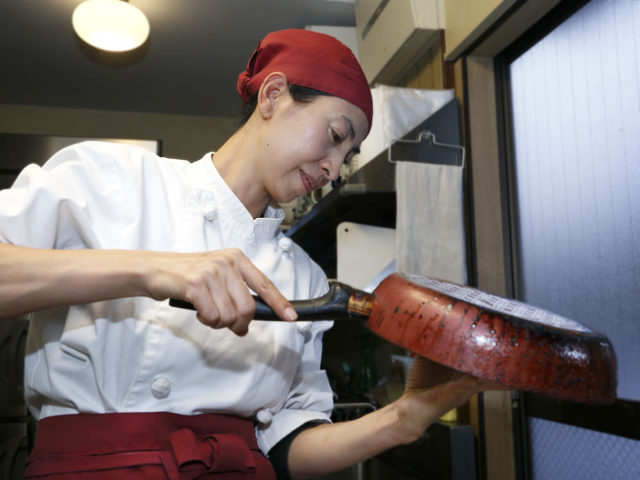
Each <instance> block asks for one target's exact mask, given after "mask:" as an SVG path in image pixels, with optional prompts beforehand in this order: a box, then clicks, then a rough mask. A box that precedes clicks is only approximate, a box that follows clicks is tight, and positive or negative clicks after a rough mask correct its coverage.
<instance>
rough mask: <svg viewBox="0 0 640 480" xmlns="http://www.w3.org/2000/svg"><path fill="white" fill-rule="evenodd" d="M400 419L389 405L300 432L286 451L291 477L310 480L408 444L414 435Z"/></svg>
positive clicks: (393, 407) (398, 411) (397, 409)
mask: <svg viewBox="0 0 640 480" xmlns="http://www.w3.org/2000/svg"><path fill="white" fill-rule="evenodd" d="M401 416H402V413H401V412H400V407H399V405H398V404H397V403H392V404H390V405H387V406H385V407H384V408H381V409H380V410H376V411H375V412H372V413H369V414H367V415H364V416H362V417H360V418H358V419H356V420H352V421H347V422H339V423H334V424H323V425H319V426H317V427H314V428H310V429H308V430H304V431H303V432H302V433H300V435H298V436H297V437H296V438H295V439H294V440H293V442H292V444H291V448H290V450H289V471H290V473H291V477H292V478H293V479H296V480H300V479H306V478H313V477H316V476H318V475H322V474H326V473H330V472H333V471H336V470H340V469H343V468H347V467H349V466H351V465H354V464H356V463H359V462H361V461H364V460H366V459H368V458H371V457H373V456H374V455H377V454H378V453H380V452H383V451H385V450H387V449H389V448H391V447H394V446H397V445H401V444H406V443H410V442H411V441H413V440H414V439H415V438H416V435H415V432H409V431H407V430H406V429H403V428H402V426H401V425H402V423H403V422H402V421H401V419H400V417H401ZM433 420H435V418H434V419H433Z"/></svg>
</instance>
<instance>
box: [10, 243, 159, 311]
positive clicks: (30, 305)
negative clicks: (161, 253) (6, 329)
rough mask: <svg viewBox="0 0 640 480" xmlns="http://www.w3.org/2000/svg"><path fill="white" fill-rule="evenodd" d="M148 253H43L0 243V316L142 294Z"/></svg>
mask: <svg viewBox="0 0 640 480" xmlns="http://www.w3.org/2000/svg"><path fill="white" fill-rule="evenodd" d="M148 253H149V252H139V251H126V250H43V249H35V248H26V247H19V246H14V245H7V244H1V243H0V272H2V274H1V275H0V317H11V316H15V315H19V314H23V313H26V312H30V311H36V310H41V309H45V308H52V307H58V306H62V305H77V304H84V303H89V302H94V301H99V300H108V299H112V298H119V297H128V296H136V295H143V294H145V291H144V288H143V281H142V279H143V277H144V275H145V268H146V267H145V266H144V265H145V262H144V261H143V257H144V256H146V255H148Z"/></svg>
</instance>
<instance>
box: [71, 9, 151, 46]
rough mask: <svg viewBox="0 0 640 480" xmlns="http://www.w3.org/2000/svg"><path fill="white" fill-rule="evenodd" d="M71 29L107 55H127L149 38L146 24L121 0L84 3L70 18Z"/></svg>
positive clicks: (139, 15) (144, 18)
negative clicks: (113, 53) (125, 53)
mask: <svg viewBox="0 0 640 480" xmlns="http://www.w3.org/2000/svg"><path fill="white" fill-rule="evenodd" d="M71 22H72V24H73V29H74V30H75V31H76V33H77V34H78V36H79V37H80V38H81V39H82V40H83V41H85V42H86V43H88V44H89V45H91V46H93V47H95V48H99V49H100V50H106V51H109V52H128V51H130V50H134V49H136V48H138V47H140V46H141V45H142V44H143V43H144V42H145V41H146V40H147V38H148V36H149V21H148V20H147V17H146V16H145V15H144V13H142V12H141V11H140V10H139V9H137V8H136V7H134V6H133V5H131V4H130V3H127V2H126V1H123V0H86V1H85V2H82V3H81V4H80V5H78V6H77V7H76V9H75V10H74V11H73V16H72V18H71Z"/></svg>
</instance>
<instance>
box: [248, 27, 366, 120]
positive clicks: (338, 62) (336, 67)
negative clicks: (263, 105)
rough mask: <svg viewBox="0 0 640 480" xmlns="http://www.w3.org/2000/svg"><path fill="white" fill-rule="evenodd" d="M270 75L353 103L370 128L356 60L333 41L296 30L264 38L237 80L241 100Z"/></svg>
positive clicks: (332, 38) (309, 31)
mask: <svg viewBox="0 0 640 480" xmlns="http://www.w3.org/2000/svg"><path fill="white" fill-rule="evenodd" d="M273 72H282V73H284V74H285V75H286V76H287V80H289V82H290V83H293V84H296V85H300V86H303V87H308V88H313V89H316V90H320V91H322V92H325V93H328V94H330V95H335V96H336V97H340V98H342V99H344V100H347V101H349V102H351V103H353V104H354V105H356V106H357V107H359V108H360V109H361V110H362V111H363V112H364V114H365V115H366V117H367V121H368V122H369V123H368V128H369V129H370V128H371V119H372V116H373V101H372V99H371V89H370V88H369V84H368V82H367V79H366V77H365V75H364V72H363V71H362V68H361V67H360V64H359V63H358V60H357V59H356V57H355V56H354V55H353V53H352V52H351V50H350V49H349V48H348V47H346V46H345V45H343V44H342V43H341V42H340V41H338V40H337V39H336V38H334V37H332V36H330V35H325V34H323V33H318V32H314V31H311V30H297V29H291V30H280V31H277V32H273V33H270V34H268V35H267V36H266V37H264V39H263V40H262V41H261V42H260V43H259V44H258V48H256V51H255V52H254V53H253V55H252V56H251V58H250V59H249V63H248V64H247V68H246V70H245V71H244V72H242V73H241V74H240V75H239V76H238V92H239V93H240V95H241V96H242V100H243V101H245V102H247V101H248V100H249V99H250V98H251V97H252V96H253V95H254V94H255V93H256V92H257V91H258V90H259V89H260V86H261V85H262V81H263V80H264V79H265V78H266V77H267V76H268V75H269V74H270V73H273Z"/></svg>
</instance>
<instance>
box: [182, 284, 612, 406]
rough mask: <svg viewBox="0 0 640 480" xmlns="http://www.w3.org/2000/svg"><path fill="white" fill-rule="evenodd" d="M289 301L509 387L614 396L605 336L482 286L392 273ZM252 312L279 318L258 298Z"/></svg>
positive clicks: (601, 399)
mask: <svg viewBox="0 0 640 480" xmlns="http://www.w3.org/2000/svg"><path fill="white" fill-rule="evenodd" d="M170 303H171V305H173V306H178V307H182V308H191V309H193V306H192V305H191V304H190V303H187V302H183V301H180V300H171V302H170ZM291 303H292V305H293V307H294V308H295V309H296V311H297V312H298V318H299V320H315V319H324V320H326V319H332V320H346V319H357V318H360V319H366V322H367V326H368V327H369V329H370V330H371V331H373V332H374V333H376V334H377V335H380V336H381V337H382V338H384V339H386V340H388V341H390V342H392V343H394V344H396V345H398V346H400V347H403V348H406V349H408V350H411V351H412V352H414V353H416V354H418V355H422V356H423V357H426V358H428V359H430V360H433V361H435V362H438V363H441V364H443V365H446V366H448V367H451V368H453V369H456V370H458V371H461V372H466V373H469V374H471V375H474V376H476V377H480V378H484V379H487V380H492V381H494V382H498V383H501V384H503V385H506V386H508V387H511V388H513V389H514V390H528V391H532V392H535V393H539V394H542V395H546V396H550V397H555V398H560V399H564V400H570V401H574V402H584V403H610V402H613V400H615V397H616V384H617V381H616V357H615V352H614V350H613V347H612V346H611V343H610V342H609V339H608V338H607V337H605V336H604V335H602V334H600V333H597V332H594V331H592V330H590V329H588V328H586V327H584V326H582V325H581V324H579V323H578V322H575V321H573V320H569V319H567V318H564V317H561V316H559V315H555V314H553V313H550V312H548V311H545V310H541V309H539V308H536V307H533V306H531V305H527V304H525V303H522V302H517V301H515V300H511V299H507V298H503V297H499V296H497V295H491V294H489V293H486V292H483V291H481V290H477V289H474V288H470V287H463V286H460V285H456V284H453V283H449V282H443V281H438V280H433V279H430V278H425V277H420V276H405V275H400V274H393V275H390V276H388V277H387V278H385V279H384V280H383V281H382V282H381V283H380V284H379V285H378V287H377V288H376V289H375V290H374V292H373V294H369V293H366V292H362V291H360V290H356V289H353V288H351V287H349V286H347V285H344V284H342V283H338V282H333V283H332V284H331V289H330V291H329V293H327V294H326V295H324V296H322V297H319V298H316V299H312V300H303V301H293V302H291ZM255 318H256V319H258V320H277V319H278V317H277V316H276V315H275V313H274V312H273V311H272V310H271V309H270V308H269V307H268V306H267V305H266V304H264V303H263V302H262V301H261V300H260V299H258V298H256V315H255Z"/></svg>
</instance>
